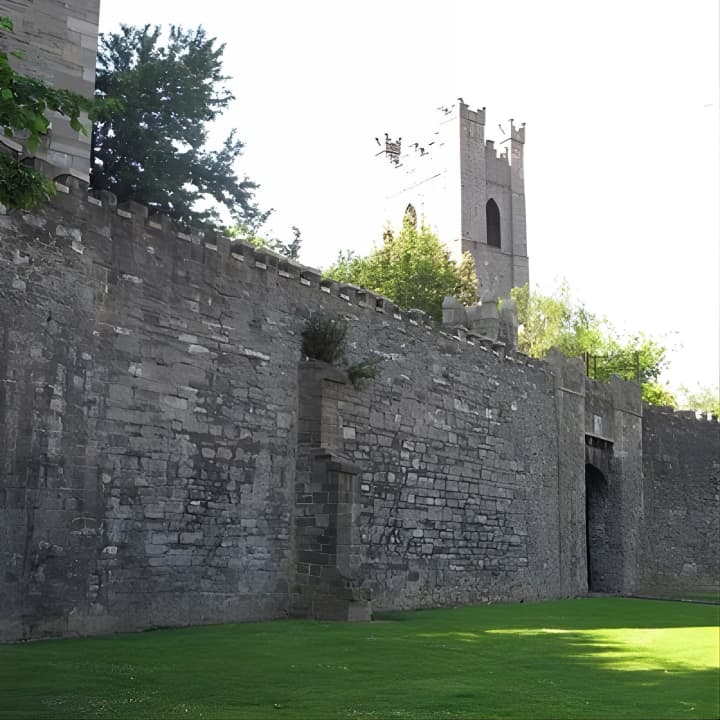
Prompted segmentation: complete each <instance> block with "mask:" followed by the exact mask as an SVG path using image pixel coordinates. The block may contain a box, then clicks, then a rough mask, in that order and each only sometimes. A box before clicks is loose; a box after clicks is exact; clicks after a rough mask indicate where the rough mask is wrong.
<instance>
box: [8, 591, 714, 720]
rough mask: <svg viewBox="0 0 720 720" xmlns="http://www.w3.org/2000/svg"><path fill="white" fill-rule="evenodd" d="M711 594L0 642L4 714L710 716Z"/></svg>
mask: <svg viewBox="0 0 720 720" xmlns="http://www.w3.org/2000/svg"><path fill="white" fill-rule="evenodd" d="M719 614H720V608H718V607H717V606H713V605H700V604H692V603H680V602H662V601H646V600H630V599H620V598H588V599H581V600H566V601H554V602H543V603H533V604H523V605H492V606H481V607H466V608H459V609H453V610H428V611H421V612H407V613H391V614H386V615H383V616H382V617H381V619H380V620H379V621H377V622H373V623H367V624H343V623H318V622H310V621H298V620H292V621H277V622H268V623H249V624H241V625H214V626H205V627H193V628H186V629H180V630H160V631H154V632H148V633H140V634H134V635H117V636H114V637H103V638H87V639H78V640H59V641H49V642H38V643H28V644H21V645H5V646H0V718H3V719H5V718H12V719H13V720H19V719H20V718H32V719H33V720H40V719H42V718H72V720H82V719H83V718H211V719H213V720H214V719H216V718H278V719H279V720H280V719H282V718H302V719H303V720H315V719H320V718H363V719H365V718H408V719H412V720H420V719H421V718H612V719H613V720H614V719H615V718H642V719H643V720H646V719H647V718H653V719H656V720H659V719H662V718H704V719H705V718H717V717H718V715H720V708H719V707H718V705H719V701H718V694H719V691H720V679H719V673H718V652H719V649H718V643H719V637H718V627H717V626H718V620H719V619H720V618H719Z"/></svg>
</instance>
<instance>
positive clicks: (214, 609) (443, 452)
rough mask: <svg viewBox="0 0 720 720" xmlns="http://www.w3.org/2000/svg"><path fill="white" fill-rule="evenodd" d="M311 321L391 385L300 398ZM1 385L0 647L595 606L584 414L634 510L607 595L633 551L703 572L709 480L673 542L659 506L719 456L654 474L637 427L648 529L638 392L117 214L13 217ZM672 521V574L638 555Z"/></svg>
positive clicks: (618, 494) (326, 381)
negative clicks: (286, 622)
mask: <svg viewBox="0 0 720 720" xmlns="http://www.w3.org/2000/svg"><path fill="white" fill-rule="evenodd" d="M66 190H68V188H66ZM318 308H324V309H325V310H326V311H328V312H330V313H333V314H335V315H342V316H344V317H346V318H347V320H348V327H349V330H348V356H349V359H350V360H351V361H353V360H357V359H359V358H361V357H364V356H366V355H367V354H368V353H370V352H377V353H379V354H381V356H382V357H383V364H382V373H381V375H380V376H379V377H378V378H376V379H374V380H371V381H366V382H365V384H364V385H362V386H360V387H359V388H354V387H353V386H352V385H351V384H350V383H349V382H346V381H345V380H344V377H343V376H342V372H341V371H340V370H333V371H332V372H328V373H327V374H325V373H323V372H319V374H318V373H316V374H315V375H317V377H316V376H315V375H312V373H311V375H312V377H313V378H314V379H313V381H312V382H313V383H315V384H316V385H317V386H316V385H313V387H309V386H308V387H305V386H304V385H303V387H302V388H301V387H299V383H301V382H302V383H306V380H300V379H299V378H303V377H310V375H308V373H307V372H306V371H305V370H302V372H301V368H303V367H305V368H307V367H308V366H307V365H306V364H305V365H301V348H300V333H301V331H302V328H303V325H304V321H305V319H306V318H307V316H308V315H309V313H310V312H311V311H313V310H315V309H318ZM0 376H1V377H2V384H1V385H0V608H1V612H0V638H2V639H17V638H22V637H43V636H47V635H63V634H74V633H80V634H88V633H98V632H109V631H118V630H134V629H142V628H147V627H152V626H163V625H184V624H191V623H202V622H224V621H231V620H232V621H235V620H248V619H260V618H272V617H281V616H284V615H286V614H288V613H296V614H297V613H299V612H304V611H306V610H307V611H308V612H312V613H315V614H316V615H317V614H318V613H320V612H321V611H323V612H324V610H323V608H325V609H329V610H331V611H332V613H334V615H333V616H336V617H341V616H342V617H361V616H365V612H366V611H365V606H366V600H367V598H368V597H372V601H373V606H374V607H375V608H376V609H382V608H400V607H423V606H430V605H448V604H456V603H465V602H482V601H486V600H522V599H534V598H544V597H566V596H572V595H577V594H583V593H585V592H586V590H587V556H586V554H587V547H586V544H585V530H586V528H585V482H586V480H585V472H584V470H585V461H586V459H587V455H586V453H587V449H586V438H587V434H588V428H587V427H586V422H592V423H594V422H595V419H594V418H595V415H602V416H603V418H604V419H603V422H604V427H605V428H612V437H611V438H610V439H609V441H611V443H612V445H613V448H614V453H615V454H614V455H613V456H612V457H613V459H612V464H610V465H608V467H610V468H611V470H612V472H611V471H610V470H608V476H609V477H610V479H611V480H612V482H613V483H615V485H614V487H615V488H616V491H615V492H614V494H613V497H614V498H616V500H615V502H616V504H617V503H620V504H623V507H622V508H621V507H618V508H616V509H615V510H614V511H613V517H614V518H616V519H617V522H616V523H615V525H614V526H613V527H614V528H615V530H614V532H615V534H616V536H617V535H618V534H619V535H620V536H621V537H616V540H615V541H614V543H615V544H614V545H613V547H616V548H618V549H619V551H618V552H614V551H613V552H609V553H608V554H607V558H608V560H607V563H606V566H608V563H609V567H610V570H609V572H610V575H611V576H612V577H613V578H616V579H617V581H616V584H617V585H618V587H613V588H612V589H613V590H615V591H619V590H623V591H629V590H631V589H632V587H633V583H634V582H635V578H636V575H637V566H638V562H637V557H638V543H639V542H641V541H642V543H644V544H642V548H643V552H644V553H645V555H644V559H643V563H644V564H645V566H647V567H651V566H652V567H657V568H660V570H662V571H663V572H665V573H678V572H683V565H684V564H688V565H690V564H691V563H695V567H696V570H695V576H696V577H705V576H706V575H711V574H712V568H709V567H708V566H707V562H706V561H705V560H703V558H705V557H706V555H703V553H704V552H705V550H704V547H705V546H703V545H701V542H700V536H701V535H702V538H705V539H707V538H710V533H711V532H712V531H713V528H715V529H717V527H716V525H715V526H713V525H712V522H711V519H709V518H707V517H706V516H705V515H703V514H702V512H703V510H702V509H703V508H710V510H712V508H713V507H714V508H715V510H714V511H715V512H717V505H715V506H712V502H713V496H712V493H710V494H708V490H707V484H706V483H705V480H704V479H701V480H698V487H700V488H701V489H702V494H701V498H702V502H700V500H698V501H697V503H696V504H693V505H692V512H691V511H690V510H689V509H688V510H687V512H686V513H685V515H683V516H682V517H681V516H680V515H677V516H668V517H670V519H671V520H672V522H670V520H666V519H665V516H664V515H663V513H670V512H671V510H670V509H668V510H667V511H665V510H664V509H663V508H664V506H663V504H662V502H661V500H660V498H661V497H663V493H665V492H666V490H665V488H671V490H668V491H667V492H670V494H671V496H672V497H675V495H674V494H673V493H676V494H677V498H678V499H677V502H676V503H675V504H674V505H673V506H672V507H673V508H674V509H677V508H682V507H688V508H689V507H690V506H689V505H688V503H689V502H690V500H689V499H687V498H684V496H682V495H681V494H680V493H681V491H680V490H679V489H676V488H680V487H681V486H682V483H684V482H685V479H684V475H682V474H680V475H677V474H676V470H677V468H678V467H681V468H682V467H685V466H687V467H688V468H695V467H696V465H694V464H693V462H694V460H692V458H693V457H695V456H698V457H702V458H705V460H703V461H702V462H704V463H705V465H703V467H707V462H708V458H709V457H710V455H709V451H708V449H707V447H708V444H710V443H712V442H713V437H711V436H709V435H706V434H705V435H702V437H700V436H698V437H697V438H696V439H693V440H692V441H690V440H688V448H690V450H688V451H687V452H686V451H684V450H681V449H680V448H678V447H677V446H673V447H675V448H676V449H675V450H672V452H671V453H670V460H668V461H665V460H662V462H663V463H664V464H660V463H661V460H660V459H662V458H664V457H665V456H666V455H668V453H669V452H670V451H667V450H664V449H662V448H660V449H657V448H656V445H657V443H658V442H660V440H662V442H666V441H667V442H669V437H670V435H671V434H672V431H671V430H668V431H665V430H661V429H662V428H664V427H665V425H663V424H662V423H663V422H665V421H664V420H662V421H658V422H659V423H660V424H659V425H657V424H651V425H650V430H647V429H646V438H648V439H647V440H646V445H647V447H646V450H645V473H646V483H645V511H646V512H645V519H646V523H645V525H642V517H643V513H642V511H643V508H642V498H641V495H642V493H639V492H638V483H639V482H640V481H641V479H642V476H641V470H642V464H641V435H640V416H639V413H637V412H636V411H635V409H634V406H633V402H634V400H633V398H634V397H635V396H636V395H637V389H636V388H635V389H630V390H629V389H628V388H627V387H625V385H626V384H622V383H620V384H618V385H617V386H615V385H612V384H611V385H609V386H597V387H595V386H593V387H592V388H591V390H590V391H586V383H585V379H584V377H583V375H582V368H581V367H580V366H579V364H578V363H573V362H569V361H566V360H564V359H562V358H560V357H557V356H556V357H555V358H551V361H550V362H548V363H544V362H536V361H529V360H527V359H526V358H523V357H521V356H518V357H506V356H504V354H503V353H502V348H501V347H500V346H496V347H495V348H493V346H492V344H491V343H489V344H488V343H484V341H482V342H481V341H480V340H479V339H478V338H475V340H474V341H473V342H472V343H469V342H467V340H466V339H460V338H457V337H451V336H450V335H448V334H446V333H443V332H441V331H440V330H439V328H437V327H433V326H431V325H430V324H429V323H427V321H426V319H425V318H424V317H423V316H422V315H421V314H418V313H417V312H412V311H411V312H409V313H406V312H400V311H398V309H397V308H396V307H395V306H394V305H393V304H392V303H390V302H389V301H387V300H385V299H383V298H379V297H376V296H374V295H373V294H372V293H369V292H366V291H361V290H358V289H356V288H350V287H339V286H337V285H335V284H327V285H323V284H321V282H320V278H319V276H318V275H317V273H315V272H313V271H311V270H310V269H307V268H302V267H300V266H297V265H292V264H289V263H288V262H287V261H286V260H284V259H279V258H278V257H277V256H273V255H272V254H268V253H265V252H263V251H259V250H256V249H254V248H250V247H248V246H242V245H232V246H231V243H230V241H229V240H227V239H224V238H218V239H213V240H210V239H207V240H206V239H204V238H202V237H199V236H191V235H184V234H182V233H178V232H177V231H176V230H174V229H173V228H172V227H171V226H170V224H169V223H167V222H166V221H165V220H159V219H149V220H148V219H147V217H146V211H145V209H144V208H142V207H141V206H136V205H134V204H132V203H131V204H128V205H127V206H126V207H125V208H124V209H120V210H118V209H117V207H116V204H115V203H114V199H113V197H112V196H109V195H105V196H104V198H103V201H102V202H101V201H98V200H94V201H88V199H87V198H86V197H85V194H84V192H83V190H82V188H80V187H74V188H70V189H69V190H68V192H61V193H60V194H59V195H58V197H57V198H56V199H55V200H54V201H53V203H52V204H51V205H48V206H45V207H44V208H42V209H41V210H40V211H39V212H37V213H36V214H33V215H22V214H16V215H13V216H0ZM307 382H309V381H307ZM300 390H302V392H300ZM588 403H590V405H591V406H592V407H590V409H588V408H587V407H586V405H587V404H588ZM651 422H655V421H654V420H652V418H651ZM653 428H656V429H653ZM648 432H649V433H650V435H648ZM703 432H704V430H703ZM653 433H655V434H654V435H653ZM654 437H657V438H660V440H655V439H653V438H654ZM605 441H608V439H607V438H605V440H604V441H603V442H605ZM653 443H656V445H653ZM693 443H696V444H697V450H695V448H696V445H695V444H693ZM600 450H602V451H603V452H604V450H603V449H602V448H600ZM672 453H675V454H672ZM688 453H690V454H688ZM676 458H679V460H680V464H678V462H676ZM598 462H599V461H598ZM683 463H684V464H683ZM599 464H600V465H602V463H599ZM701 464H702V463H701ZM604 467H605V466H604V465H602V468H601V469H603V468H604ZM697 467H700V466H699V465H698V466H697ZM613 473H614V475H613ZM648 476H650V477H651V478H653V479H652V481H651V482H649V484H648V480H647V477H648ZM694 477H695V476H691V479H690V482H691V484H692V483H694V482H695V480H694V479H693V478H694ZM704 477H705V475H702V478H704ZM715 477H716V476H715ZM653 483H654V484H653ZM704 483H705V484H704ZM656 486H657V488H658V490H657V495H656V497H657V498H658V500H657V501H656V500H652V497H654V496H652V493H651V491H653V492H655V490H654V488H655V487H656ZM693 487H694V485H693ZM715 492H717V490H716V491H715ZM649 497H650V500H649V499H648V498H649ZM699 497H700V496H699ZM714 497H715V502H716V503H717V495H715V496H714ZM693 502H695V501H694V500H693ZM683 503H685V505H683ZM648 507H649V508H650V511H651V512H650V517H651V518H653V517H657V518H658V519H657V521H651V522H648V512H647V510H648ZM668 507H670V506H668ZM653 513H654V514H655V515H653ZM715 517H717V515H715ZM687 519H690V520H691V521H692V523H693V528H695V529H694V530H692V532H694V533H695V534H696V535H697V536H698V538H697V541H695V540H693V541H692V543H691V542H690V541H689V540H688V541H686V540H685V539H683V540H682V542H683V543H685V545H683V547H687V551H686V552H683V553H681V554H682V563H681V564H680V565H679V566H678V568H675V565H673V564H672V563H670V559H669V558H671V557H674V556H673V552H674V551H673V552H670V551H668V550H659V552H661V553H662V556H661V557H655V556H653V555H652V551H653V548H655V547H657V548H664V547H666V546H668V543H667V542H665V540H663V541H662V542H660V540H661V539H662V538H660V535H659V533H660V532H661V530H662V532H665V530H666V528H665V526H667V527H668V528H670V527H672V528H675V529H674V530H672V533H675V534H677V535H679V534H680V532H681V530H682V528H683V527H684V523H685V522H686V520H687ZM701 521H702V522H704V523H706V524H705V525H703V524H701ZM673 523H674V524H673ZM661 525H663V527H662V528H660V526H661ZM642 528H645V531H646V532H647V533H649V535H648V537H649V538H650V540H648V539H647V538H646V537H643V536H641V534H640V533H641V530H642ZM648 528H650V530H648ZM653 533H654V534H653ZM673 537H674V535H673ZM688 537H690V536H688ZM670 540H672V538H670ZM709 542H710V541H709V540H708V543H709ZM663 543H665V544H663ZM611 550H612V548H611ZM674 562H675V560H673V563H674ZM652 563H655V565H652ZM684 572H690V571H689V570H686V571H684ZM659 573H660V571H659V570H658V573H656V574H659ZM301 576H302V577H301ZM336 591H337V593H339V595H338V596H337V597H334V596H333V593H334V592H336ZM340 595H342V597H340ZM336 601H337V602H336ZM341 601H342V602H341ZM343 603H346V604H345V605H343ZM347 603H350V605H347Z"/></svg>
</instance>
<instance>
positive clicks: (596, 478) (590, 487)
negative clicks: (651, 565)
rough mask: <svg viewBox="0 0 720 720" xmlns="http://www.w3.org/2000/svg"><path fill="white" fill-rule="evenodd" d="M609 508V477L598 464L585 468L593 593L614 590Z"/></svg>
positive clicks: (588, 559) (586, 508)
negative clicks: (612, 584)
mask: <svg viewBox="0 0 720 720" xmlns="http://www.w3.org/2000/svg"><path fill="white" fill-rule="evenodd" d="M609 505H610V503H609V492H608V481H607V478H606V477H605V475H603V473H602V472H601V471H600V470H598V469H597V468H596V467H595V466H594V465H589V464H588V465H585V532H586V544H587V580H588V590H589V591H590V592H608V591H610V590H611V588H610V584H611V577H612V575H613V573H612V571H611V568H612V552H611V547H610V537H609V527H608V525H609V523H610V517H609V510H610V507H609Z"/></svg>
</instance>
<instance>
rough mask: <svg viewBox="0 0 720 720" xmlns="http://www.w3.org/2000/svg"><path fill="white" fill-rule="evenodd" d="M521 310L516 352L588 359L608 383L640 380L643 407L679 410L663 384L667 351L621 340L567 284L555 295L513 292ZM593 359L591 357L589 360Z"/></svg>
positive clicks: (642, 340)
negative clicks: (555, 351) (617, 378)
mask: <svg viewBox="0 0 720 720" xmlns="http://www.w3.org/2000/svg"><path fill="white" fill-rule="evenodd" d="M511 294H512V298H513V300H515V303H516V305H517V309H518V324H519V327H518V348H519V349H520V350H521V351H522V352H524V353H526V354H528V355H530V356H531V357H538V358H542V357H545V355H547V353H548V352H549V351H550V349H551V348H553V347H556V348H557V349H558V350H560V352H562V353H563V354H565V355H567V356H568V357H582V358H586V359H587V362H588V370H589V374H590V375H591V376H592V377H594V378H595V379H597V380H603V381H606V380H608V379H609V378H610V375H612V374H616V375H619V376H620V377H622V378H625V379H626V380H636V381H638V382H640V384H641V386H642V394H643V400H645V402H649V403H653V404H659V405H672V406H676V405H677V402H676V400H675V398H674V397H673V395H672V393H670V391H669V390H668V389H667V388H666V387H665V386H663V385H662V384H661V383H660V382H659V377H660V374H661V373H662V371H663V370H664V369H665V367H666V366H667V362H668V361H667V348H666V347H665V346H664V345H663V344H662V343H660V342H658V341H657V340H655V339H653V338H651V337H649V336H647V335H645V334H643V333H639V334H637V335H635V336H633V337H630V338H623V337H621V336H620V335H618V333H617V332H616V331H615V329H614V328H613V327H612V325H611V324H610V323H609V322H608V321H607V320H606V319H605V318H599V317H598V316H597V315H594V314H593V313H592V312H590V311H589V310H588V309H587V308H586V307H585V306H584V305H583V304H582V303H578V302H576V301H575V300H574V298H573V297H572V296H571V293H570V290H569V288H568V286H567V284H563V285H561V286H560V288H559V289H558V290H557V291H556V292H555V293H553V294H551V295H543V294H541V293H539V292H532V293H531V292H530V289H529V287H528V285H524V286H523V287H519V288H514V289H513V290H512V293H511ZM588 356H589V357H588Z"/></svg>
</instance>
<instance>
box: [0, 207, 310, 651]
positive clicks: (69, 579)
mask: <svg viewBox="0 0 720 720" xmlns="http://www.w3.org/2000/svg"><path fill="white" fill-rule="evenodd" d="M126 214H127V213H126ZM0 237H1V244H0V247H1V248H2V251H1V252H0V258H1V260H0V328H1V331H0V364H1V365H0V370H1V372H2V378H3V384H2V389H1V390H0V478H1V484H0V488H1V489H0V564H1V565H2V575H0V607H2V608H3V617H2V618H1V619H0V634H2V635H5V636H6V637H7V636H9V637H21V636H34V637H38V636H42V635H44V634H63V633H72V632H82V633H86V632H99V631H109V630H120V629H136V628H143V627H149V626H153V625H178V624H180V625H182V624H188V623H195V622H208V621H213V622H218V621H222V620H231V619H254V618H260V617H277V616H278V615H281V614H284V613H285V611H286V608H287V593H288V586H287V568H288V553H289V527H290V521H289V516H290V492H291V488H292V482H293V474H294V466H295V461H294V452H295V447H296V440H295V437H294V433H295V413H296V405H295V398H296V388H297V361H298V349H297V339H296V336H295V335H294V333H295V332H296V330H297V326H298V324H299V322H300V320H299V319H298V318H296V317H295V316H294V314H293V312H292V308H291V309H290V312H289V313H288V312H287V308H288V305H289V304H288V302H287V295H283V292H282V289H281V288H280V289H278V287H277V285H278V284H280V283H283V282H285V281H284V280H282V278H280V276H279V275H278V274H277V272H276V273H275V274H274V275H270V274H269V273H263V272H259V271H257V270H256V269H255V267H254V264H255V259H254V258H248V259H247V262H246V263H242V262H239V261H237V260H230V258H229V253H228V248H227V247H226V248H225V250H224V254H222V253H220V252H218V251H216V250H212V249H209V248H207V247H206V246H205V245H204V244H202V243H200V242H199V240H198V239H197V238H194V241H192V240H190V239H189V238H187V239H181V238H179V237H178V236H177V234H175V233H171V232H165V231H164V230H162V229H161V228H160V226H157V227H152V226H151V225H147V224H145V223H144V220H143V218H142V216H139V218H138V221H137V222H136V221H135V220H133V218H131V217H121V216H119V215H118V214H117V212H116V210H115V208H114V207H113V206H112V205H105V206H95V205H91V204H88V203H87V202H86V200H85V199H84V198H83V197H81V196H72V195H62V196H61V197H59V198H58V199H57V202H56V206H55V207H47V208H46V209H44V210H43V211H42V212H40V213H39V214H38V215H35V216H24V217H19V218H18V217H15V218H10V217H0ZM230 263H232V264H233V268H232V272H231V273H230V272H228V271H227V268H226V265H229V264H230ZM250 266H252V267H250ZM271 298H274V300H273V299H271ZM279 305H282V307H283V313H281V314H280V313H278V311H277V307H278V306H279Z"/></svg>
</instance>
